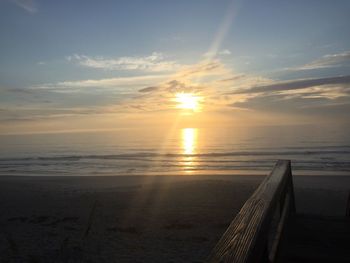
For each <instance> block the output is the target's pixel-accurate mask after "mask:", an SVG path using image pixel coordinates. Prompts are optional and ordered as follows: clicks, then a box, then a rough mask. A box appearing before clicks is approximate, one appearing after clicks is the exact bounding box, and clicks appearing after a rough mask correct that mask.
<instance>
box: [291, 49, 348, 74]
mask: <svg viewBox="0 0 350 263" xmlns="http://www.w3.org/2000/svg"><path fill="white" fill-rule="evenodd" d="M345 65H348V66H350V51H345V52H343V53H338V54H329V55H325V56H323V57H322V58H320V59H317V60H315V61H312V62H310V63H308V64H305V65H303V66H300V67H296V68H288V69H287V70H291V71H300V70H314V69H323V68H334V67H341V66H345Z"/></svg>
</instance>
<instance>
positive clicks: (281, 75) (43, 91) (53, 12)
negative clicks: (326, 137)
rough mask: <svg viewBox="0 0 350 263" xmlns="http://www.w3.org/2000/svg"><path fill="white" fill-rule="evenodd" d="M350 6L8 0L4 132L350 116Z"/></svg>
mask: <svg viewBox="0 0 350 263" xmlns="http://www.w3.org/2000/svg"><path fill="white" fill-rule="evenodd" d="M349 13H350V1H348V0H344V1H343V0H337V1H330V0H329V1H322V0H308V1H302V0H295V1H284V0H267V1H259V0H245V1H243V0H241V1H232V0H225V1H224V0H192V1H190V0H178V1H170V0H157V1H156V0H149V1H141V0H140V1H134V0H128V1H64V0H62V1H49V0H46V1H40V0H1V1H0V36H1V41H0V133H2V134H12V133H31V132H52V131H70V130H94V129H115V128H126V127H140V126H141V127H143V126H147V127H149V126H169V125H173V123H174V122H179V123H181V125H183V126H186V127H187V126H196V125H197V126H201V125H202V126H213V125H219V124H220V125H225V124H233V125H252V124H254V125H274V124H280V125H290V124H310V125H311V124H315V123H325V124H327V125H338V124H348V123H349V120H348V119H349V118H348V113H349V112H350V34H349V26H350V16H349ZM179 93H180V94H192V95H193V96H194V97H196V98H199V99H198V104H199V106H198V107H197V108H196V109H195V110H194V109H183V108H182V109H181V107H180V108H179V107H178V102H177V100H176V96H177V95H178V94H179Z"/></svg>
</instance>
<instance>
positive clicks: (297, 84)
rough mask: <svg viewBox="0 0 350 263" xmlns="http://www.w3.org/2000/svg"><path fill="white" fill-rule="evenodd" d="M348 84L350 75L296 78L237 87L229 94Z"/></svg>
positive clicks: (349, 83)
mask: <svg viewBox="0 0 350 263" xmlns="http://www.w3.org/2000/svg"><path fill="white" fill-rule="evenodd" d="M341 84H346V85H350V75H349V76H340V77H330V78H315V79H297V80H290V81H284V82H275V83H272V84H269V85H262V86H254V87H251V88H247V89H238V90H235V91H232V92H230V94H253V93H266V92H278V91H286V90H298V89H305V88H311V87H316V86H323V85H341Z"/></svg>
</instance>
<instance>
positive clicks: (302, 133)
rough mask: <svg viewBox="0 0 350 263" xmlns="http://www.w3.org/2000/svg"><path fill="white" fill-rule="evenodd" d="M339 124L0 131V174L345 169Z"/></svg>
mask: <svg viewBox="0 0 350 263" xmlns="http://www.w3.org/2000/svg"><path fill="white" fill-rule="evenodd" d="M349 137H350V136H349V135H348V131H347V129H345V128H344V127H315V126H288V127H286V126H285V127H278V126H275V127H245V128H242V127H241V128H235V127H229V128H217V129H215V128H213V127H212V128H196V127H186V128H176V129H174V128H173V129H151V128H146V129H145V128H142V129H137V128H134V129H119V130H113V131H105V132H75V133H57V134H52V133H51V134H31V135H2V136H0V143H1V151H0V175H50V176H51V175H65V176H71V175H84V176H89V175H147V174H150V175H151V174H152V175H153V174H159V175H162V174H179V175H196V174H213V175H215V174H266V173H268V171H269V170H271V168H272V167H273V164H274V163H275V162H276V160H278V159H290V160H292V168H293V172H294V173H296V174H334V175H350V138H349Z"/></svg>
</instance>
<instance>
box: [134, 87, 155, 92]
mask: <svg viewBox="0 0 350 263" xmlns="http://www.w3.org/2000/svg"><path fill="white" fill-rule="evenodd" d="M158 89H159V87H147V88H143V89H140V90H139V92H153V91H156V90H158Z"/></svg>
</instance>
